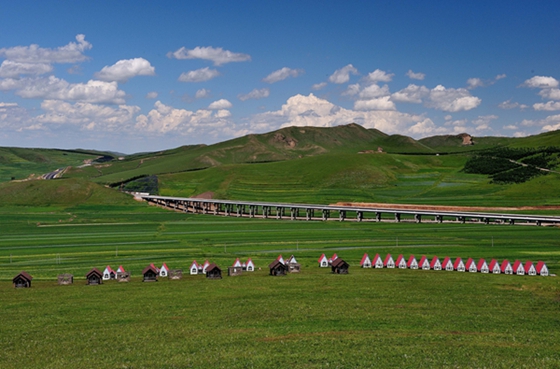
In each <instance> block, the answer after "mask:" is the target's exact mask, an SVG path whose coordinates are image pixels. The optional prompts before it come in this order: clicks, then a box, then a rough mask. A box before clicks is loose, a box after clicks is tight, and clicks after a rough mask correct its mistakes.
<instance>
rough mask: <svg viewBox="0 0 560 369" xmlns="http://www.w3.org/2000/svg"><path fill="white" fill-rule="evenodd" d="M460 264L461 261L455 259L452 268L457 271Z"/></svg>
mask: <svg viewBox="0 0 560 369" xmlns="http://www.w3.org/2000/svg"><path fill="white" fill-rule="evenodd" d="M462 263H463V259H461V258H457V259H455V263H453V267H454V268H455V269H457V267H458V266H459V265H461V264H462Z"/></svg>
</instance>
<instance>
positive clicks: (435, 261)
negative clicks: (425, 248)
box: [430, 256, 441, 270]
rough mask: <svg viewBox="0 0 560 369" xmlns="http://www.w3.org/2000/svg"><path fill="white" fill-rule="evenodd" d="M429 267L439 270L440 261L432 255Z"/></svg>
mask: <svg viewBox="0 0 560 369" xmlns="http://www.w3.org/2000/svg"><path fill="white" fill-rule="evenodd" d="M430 269H433V270H441V263H440V261H439V258H438V257H437V256H434V257H433V258H432V261H431V263H430Z"/></svg>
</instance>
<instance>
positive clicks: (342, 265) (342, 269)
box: [331, 258, 350, 274]
mask: <svg viewBox="0 0 560 369" xmlns="http://www.w3.org/2000/svg"><path fill="white" fill-rule="evenodd" d="M349 267H350V265H349V264H348V263H347V262H345V261H344V260H342V259H341V258H337V259H336V260H335V261H333V262H332V264H331V270H332V272H333V273H335V274H348V268H349Z"/></svg>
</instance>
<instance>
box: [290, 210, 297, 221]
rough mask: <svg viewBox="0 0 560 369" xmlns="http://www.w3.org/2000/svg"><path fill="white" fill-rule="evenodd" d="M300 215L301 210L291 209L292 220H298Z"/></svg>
mask: <svg viewBox="0 0 560 369" xmlns="http://www.w3.org/2000/svg"><path fill="white" fill-rule="evenodd" d="M298 213H299V209H297V208H291V209H290V219H291V220H296V219H297V216H298Z"/></svg>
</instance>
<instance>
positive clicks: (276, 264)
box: [268, 259, 288, 269]
mask: <svg viewBox="0 0 560 369" xmlns="http://www.w3.org/2000/svg"><path fill="white" fill-rule="evenodd" d="M268 268H269V269H276V268H282V269H288V267H287V266H286V265H285V264H284V263H282V262H280V260H278V259H276V260H274V261H273V262H272V263H270V264H269V265H268Z"/></svg>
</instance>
